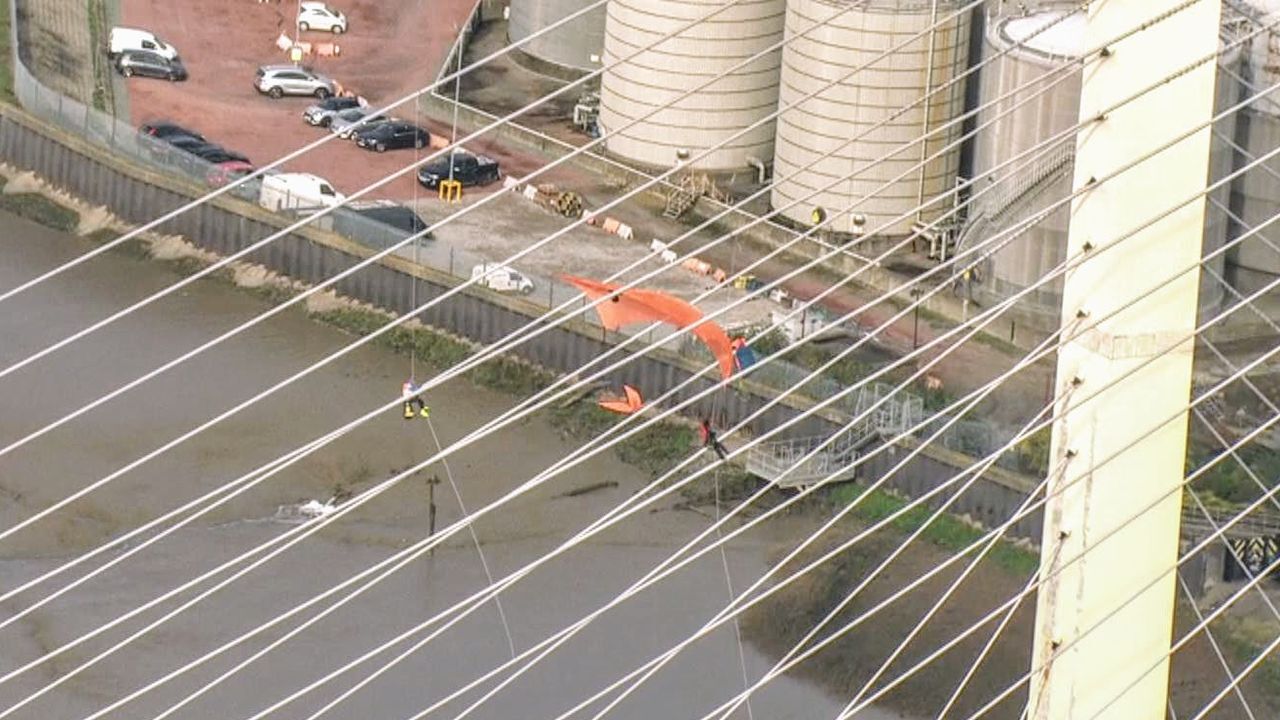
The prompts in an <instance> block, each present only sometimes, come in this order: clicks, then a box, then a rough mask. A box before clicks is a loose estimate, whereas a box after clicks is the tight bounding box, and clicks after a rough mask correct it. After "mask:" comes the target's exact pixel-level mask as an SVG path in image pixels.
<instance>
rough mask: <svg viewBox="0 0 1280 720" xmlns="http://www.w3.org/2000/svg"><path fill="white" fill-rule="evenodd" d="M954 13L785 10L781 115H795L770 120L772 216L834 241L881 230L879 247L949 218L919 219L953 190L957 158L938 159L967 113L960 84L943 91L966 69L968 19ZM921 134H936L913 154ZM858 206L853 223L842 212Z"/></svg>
mask: <svg viewBox="0 0 1280 720" xmlns="http://www.w3.org/2000/svg"><path fill="white" fill-rule="evenodd" d="M960 7H961V3H958V2H953V1H952V0H790V2H788V3H787V38H788V43H787V46H786V48H785V49H784V50H783V54H782V86H781V88H780V91H779V107H780V108H787V107H788V106H791V107H790V108H789V109H784V110H783V112H782V114H781V115H780V117H779V119H778V134H777V145H776V149H775V152H774V169H773V172H774V178H775V184H774V186H773V189H772V195H771V197H770V201H771V203H772V205H773V207H774V208H775V209H778V210H779V211H781V213H782V214H783V215H784V216H785V217H787V218H789V219H791V220H793V221H795V222H797V223H800V224H810V223H812V222H813V219H814V218H819V219H821V218H826V219H827V220H828V222H827V224H826V225H825V226H824V227H825V228H827V229H828V230H833V231H836V232H840V233H858V232H866V231H873V230H876V229H877V228H881V227H882V226H883V229H882V230H881V231H880V233H881V234H883V235H902V234H905V233H908V232H910V230H911V225H912V223H913V222H915V221H917V220H924V221H932V220H934V219H937V218H938V217H939V216H940V215H942V214H943V213H944V212H945V211H946V210H948V209H950V207H951V203H950V202H947V201H938V202H935V203H933V204H932V205H930V206H929V207H928V209H927V210H925V211H923V212H922V213H917V212H916V208H917V206H919V205H921V204H922V203H924V202H927V201H929V200H931V199H934V198H937V197H938V196H947V195H949V193H951V191H952V190H953V188H954V186H955V180H956V173H957V169H958V165H959V158H960V151H959V147H958V144H957V147H952V148H950V149H948V150H946V151H945V152H944V151H943V148H944V147H947V146H949V145H951V144H953V143H954V141H955V140H956V139H957V138H958V137H959V136H960V135H961V131H960V124H959V123H957V122H952V121H953V120H954V119H955V118H956V117H957V116H959V115H960V114H961V113H962V112H963V109H964V83H963V82H955V83H951V84H950V86H948V83H949V82H950V81H952V80H953V79H954V78H956V77H957V76H958V75H960V74H961V73H962V72H963V71H964V69H965V67H966V65H967V58H968V30H969V13H968V12H967V11H966V12H960ZM935 26H936V27H935ZM931 28H932V29H931ZM917 35H918V36H919V37H916V36H917ZM891 48H894V50H893V51H892V52H891V53H889V54H888V56H887V57H884V58H879V59H877V58H878V56H880V55H881V54H882V53H884V52H885V51H887V50H890V49H891ZM863 66H866V67H865V69H859V68H862V67H863ZM939 88H943V89H941V90H939ZM935 91H936V92H935ZM814 93H816V95H815V96H814V97H813V98H811V99H808V100H806V99H805V98H807V97H809V95H811V94H814ZM926 95H927V96H928V97H929V99H928V101H927V102H925V100H924V98H925V96H926ZM908 106H909V107H908ZM903 108H907V109H906V110H905V111H904V110H902V109H903ZM890 118H892V119H890ZM948 123H950V124H948ZM944 128H945V129H944ZM929 131H937V132H933V133H932V134H930V135H929V138H928V140H927V142H918V140H919V139H920V138H921V137H922V136H924V135H926V133H927V132H929ZM935 156H936V157H935ZM921 161H924V164H923V165H922V166H921V165H920V163H921ZM855 205H856V208H855V212H854V213H842V212H841V211H842V210H844V209H846V208H849V207H851V206H855ZM859 221H861V224H860V223H859Z"/></svg>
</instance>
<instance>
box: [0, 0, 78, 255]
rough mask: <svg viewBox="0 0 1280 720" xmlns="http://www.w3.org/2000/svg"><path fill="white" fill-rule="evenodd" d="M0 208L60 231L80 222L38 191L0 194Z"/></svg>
mask: <svg viewBox="0 0 1280 720" xmlns="http://www.w3.org/2000/svg"><path fill="white" fill-rule="evenodd" d="M0 2H4V0H0ZM5 185H6V182H5V181H4V179H3V178H0V190H3V188H4V186H5ZM0 210H4V211H6V212H11V213H13V214H14V215H17V216H19V217H23V218H26V219H27V220H30V221H32V222H35V223H39V224H41V225H44V226H45V227H49V228H53V229H54V230H60V231H62V232H74V231H75V229H76V226H77V225H78V224H79V223H80V214H79V213H77V212H76V211H74V210H68V209H67V208H65V207H63V206H61V205H59V204H58V203H56V202H54V201H52V200H50V199H48V198H46V197H45V196H43V195H40V194H39V193H14V194H12V195H5V194H0Z"/></svg>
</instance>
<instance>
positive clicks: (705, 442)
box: [698, 417, 729, 460]
mask: <svg viewBox="0 0 1280 720" xmlns="http://www.w3.org/2000/svg"><path fill="white" fill-rule="evenodd" d="M698 434H699V435H700V436H701V437H702V446H703V447H709V448H711V449H712V450H714V451H715V452H716V455H719V456H720V459H721V460H728V459H729V452H728V451H727V450H725V449H724V445H721V444H720V440H719V439H718V438H717V437H716V431H715V430H714V429H712V427H711V420H710V419H709V418H705V417H704V418H702V422H701V423H700V424H699V425H698Z"/></svg>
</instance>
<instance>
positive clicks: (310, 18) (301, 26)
mask: <svg viewBox="0 0 1280 720" xmlns="http://www.w3.org/2000/svg"><path fill="white" fill-rule="evenodd" d="M298 30H299V31H300V32H307V31H308V30H318V31H320V32H331V33H333V34H334V35H340V34H342V33H344V32H346V31H347V16H346V15H343V14H342V12H341V11H339V10H334V9H333V8H331V7H329V6H328V5H326V4H324V3H322V2H304V3H302V4H301V5H299V7H298Z"/></svg>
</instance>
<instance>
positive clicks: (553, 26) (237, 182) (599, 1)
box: [0, 0, 608, 302]
mask: <svg viewBox="0 0 1280 720" xmlns="http://www.w3.org/2000/svg"><path fill="white" fill-rule="evenodd" d="M607 2H608V0H594V1H593V2H591V3H590V4H588V5H586V6H584V7H582V8H580V9H578V10H575V11H574V12H572V13H570V14H568V15H566V16H565V17H563V18H560V19H559V20H556V21H555V22H552V23H549V24H547V25H546V26H545V27H543V28H540V29H539V30H538V31H536V32H532V33H530V34H529V35H528V36H527V37H525V38H523V39H521V40H518V41H515V42H509V43H507V44H506V45H504V46H503V47H501V48H498V49H497V50H495V51H493V52H492V53H489V54H488V55H486V56H484V57H483V58H481V59H479V60H477V61H476V62H474V63H472V64H470V65H468V66H467V67H466V69H465V70H461V69H460V70H458V71H457V72H455V73H453V74H450V75H444V76H442V77H439V78H436V80H435V82H433V83H432V84H430V85H427V86H425V87H423V88H420V89H418V90H415V91H413V92H411V93H409V94H408V95H405V96H403V97H401V98H400V99H399V100H396V101H394V102H392V103H390V104H388V105H385V106H383V107H382V109H380V110H378V111H376V112H373V113H370V115H369V116H370V117H375V116H377V115H382V114H385V113H389V112H390V111H392V110H394V109H395V108H397V107H399V106H401V105H403V104H404V103H406V102H409V101H410V100H415V99H417V98H418V97H420V96H422V95H423V94H426V93H429V92H433V91H434V90H435V89H436V88H438V87H440V86H442V85H443V84H445V83H447V82H449V81H450V80H453V79H454V78H456V77H461V76H462V75H465V74H466V73H469V72H471V71H472V70H477V69H479V68H481V67H483V66H485V65H488V64H489V63H490V62H491V61H493V60H496V59H497V58H499V57H502V56H503V55H506V54H507V53H508V52H510V51H511V50H514V49H516V48H518V47H520V46H521V45H524V44H525V43H528V42H530V41H531V40H535V39H537V38H538V37H540V36H542V35H545V34H549V33H551V32H554V31H555V30H557V29H559V28H560V27H562V26H564V25H567V24H568V23H569V22H571V21H573V20H576V19H578V18H580V17H582V16H584V15H586V14H587V13H589V12H591V11H592V10H595V9H596V8H600V7H603V6H604V5H605V4H606V3H607ZM363 122H364V121H363V120H362V121H361V123H360V124H363ZM334 139H335V138H334V136H332V135H331V134H326V135H325V136H324V137H322V138H320V139H319V140H315V141H313V142H311V143H308V144H306V145H304V146H302V147H301V148H298V149H297V150H294V151H292V152H290V153H287V154H285V155H282V156H281V157H280V158H278V159H277V160H274V161H272V162H271V163H269V164H267V165H265V166H263V167H260V168H258V169H257V170H255V171H254V172H253V173H250V174H248V175H244V176H241V177H237V178H235V179H233V180H232V181H231V182H230V183H228V184H226V185H223V186H222V187H220V188H217V189H216V190H212V191H209V192H206V193H205V194H204V195H202V196H200V197H198V198H196V199H194V200H192V201H190V202H188V203H186V204H185V205H183V206H181V207H179V208H177V209H176V210H173V211H171V212H168V213H165V214H164V215H161V216H160V217H158V218H156V219H155V220H152V221H150V222H148V223H146V224H145V225H142V226H141V227H138V228H135V229H133V230H130V231H129V232H127V233H125V234H124V235H121V236H120V237H118V238H116V239H114V240H112V241H111V242H109V243H106V244H105V245H102V246H100V247H97V248H95V249H93V250H91V251H89V252H87V253H85V254H84V255H80V256H78V257H76V258H75V259H73V260H71V261H68V262H66V263H64V264H62V265H59V266H58V267H55V268H53V269H52V270H49V271H47V272H45V273H42V274H41V275H38V276H36V277H34V278H32V279H30V280H27V281H26V282H23V283H22V284H20V285H18V286H16V287H13V288H10V289H8V290H6V291H4V292H3V293H0V302H3V301H5V300H8V299H9V298H11V297H13V296H14V295H17V294H18V293H21V292H23V291H26V290H29V289H30V288H32V287H35V286H36V285H38V284H40V283H42V282H44V281H45V280H48V279H50V278H52V277H55V276H57V275H60V274H61V273H64V272H66V271H67V270H70V269H72V268H74V267H76V266H78V265H80V264H81V263H84V262H86V261H88V260H91V259H92V258H95V257H97V256H99V255H101V254H102V253H104V252H107V251H108V250H111V249H113V248H115V247H118V246H119V245H121V244H123V243H125V242H128V241H129V240H132V239H133V238H135V237H137V236H138V235H140V234H142V233H144V232H147V231H148V230H153V229H155V228H157V227H159V226H160V225H161V224H163V223H165V222H168V221H169V220H172V219H173V218H176V217H178V216H179V215H181V214H183V213H185V212H187V211H188V210H191V209H193V208H197V207H199V206H201V205H203V204H204V203H206V202H208V201H210V200H212V199H214V198H216V197H218V196H220V195H224V194H226V193H228V192H231V191H232V190H234V189H235V188H237V187H239V186H241V185H243V184H244V183H247V182H249V181H250V180H252V179H254V178H257V177H259V176H263V175H266V174H267V172H268V171H269V170H272V169H275V168H278V167H280V166H281V165H283V164H284V163H286V162H289V161H291V160H296V159H298V158H299V157H302V156H303V155H305V154H306V153H308V152H310V151H312V150H314V149H315V148H318V147H320V146H321V145H323V144H325V143H327V142H330V141H332V140H334ZM324 214H326V213H316V214H315V215H312V216H311V217H309V218H307V222H310V221H311V220H313V219H315V218H318V217H320V216H321V215H324Z"/></svg>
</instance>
